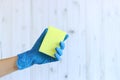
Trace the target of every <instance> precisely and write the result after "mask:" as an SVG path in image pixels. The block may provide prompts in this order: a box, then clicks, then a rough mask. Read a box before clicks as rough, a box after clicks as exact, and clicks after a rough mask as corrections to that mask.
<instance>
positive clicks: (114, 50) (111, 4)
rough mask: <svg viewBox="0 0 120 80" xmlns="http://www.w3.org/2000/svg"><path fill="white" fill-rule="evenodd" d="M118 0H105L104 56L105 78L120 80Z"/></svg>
mask: <svg viewBox="0 0 120 80" xmlns="http://www.w3.org/2000/svg"><path fill="white" fill-rule="evenodd" d="M119 2H120V1H118V0H115V1H112V0H109V1H108V0H105V1H104V4H103V6H104V9H103V12H104V15H103V16H104V42H105V43H104V57H105V75H106V76H105V79H106V80H108V79H109V80H113V79H114V80H119V79H120V76H119V75H120V69H119V66H120V65H119V64H118V61H120V59H119V58H120V54H119V53H120V50H119V49H118V48H119V47H120V45H119V44H120V37H119V34H120V27H119V26H120V22H119V21H120V20H119V18H120V16H119V15H120V11H119V10H120V5H119Z"/></svg>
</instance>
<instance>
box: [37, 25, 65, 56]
mask: <svg viewBox="0 0 120 80" xmlns="http://www.w3.org/2000/svg"><path fill="white" fill-rule="evenodd" d="M65 36H66V32H64V31H62V30H59V29H57V28H55V27H52V26H49V27H48V32H47V33H46V35H45V37H44V39H43V42H42V44H41V46H40V49H39V51H40V52H42V53H44V54H46V55H49V56H51V57H53V58H55V56H54V54H55V53H56V50H55V48H56V47H59V43H60V42H61V41H63V40H64V38H65Z"/></svg>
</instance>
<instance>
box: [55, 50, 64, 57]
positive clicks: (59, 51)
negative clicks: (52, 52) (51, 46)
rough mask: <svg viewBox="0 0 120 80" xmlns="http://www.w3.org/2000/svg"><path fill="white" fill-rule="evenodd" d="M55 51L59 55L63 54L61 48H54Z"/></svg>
mask: <svg viewBox="0 0 120 80" xmlns="http://www.w3.org/2000/svg"><path fill="white" fill-rule="evenodd" d="M56 52H57V53H58V55H59V56H61V55H62V54H63V53H62V50H61V49H60V48H56Z"/></svg>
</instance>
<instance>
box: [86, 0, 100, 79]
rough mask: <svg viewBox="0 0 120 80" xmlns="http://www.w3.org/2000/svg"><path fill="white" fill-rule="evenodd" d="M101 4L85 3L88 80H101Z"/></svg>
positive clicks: (93, 1) (93, 0)
mask: <svg viewBox="0 0 120 80" xmlns="http://www.w3.org/2000/svg"><path fill="white" fill-rule="evenodd" d="M100 29H101V2H100V1H96V0H92V1H88V0H87V1H86V30H87V39H86V41H87V48H86V63H87V69H86V71H87V73H86V79H88V80H101V77H100V76H101V68H100V67H101V64H100V63H101V61H100V58H101V57H100V41H101V36H100V34H101V31H100Z"/></svg>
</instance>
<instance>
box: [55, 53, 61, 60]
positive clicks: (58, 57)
mask: <svg viewBox="0 0 120 80" xmlns="http://www.w3.org/2000/svg"><path fill="white" fill-rule="evenodd" d="M55 58H56V60H57V61H59V60H60V59H61V58H60V55H59V54H58V53H56V54H55Z"/></svg>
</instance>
